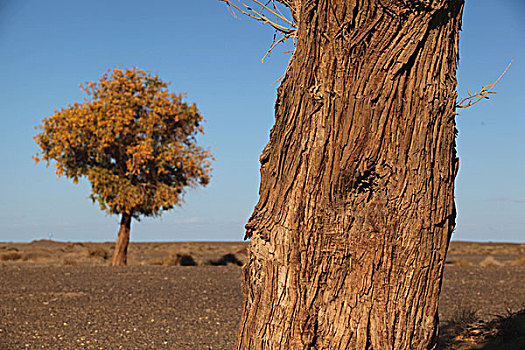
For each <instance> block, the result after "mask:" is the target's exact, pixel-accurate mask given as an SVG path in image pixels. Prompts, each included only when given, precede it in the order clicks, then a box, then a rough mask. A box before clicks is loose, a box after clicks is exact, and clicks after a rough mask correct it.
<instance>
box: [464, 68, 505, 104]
mask: <svg viewBox="0 0 525 350" xmlns="http://www.w3.org/2000/svg"><path fill="white" fill-rule="evenodd" d="M512 62H514V60H512V61H510V63H509V65H508V66H507V68H505V70H504V71H503V73H501V75H500V76H499V77H498V79H497V80H496V81H495V82H494V83H492V84H489V85H486V86H484V87H482V88H481V91H480V92H478V93H476V94H474V95H472V94H471V93H470V91H469V90H468V89H467V94H468V97H465V98H463V99H461V100H460V101H459V102H458V103H456V108H467V107H470V106H472V105H474V104H476V103H478V102H479V101H481V100H483V99H484V98H486V99H488V98H489V96H488V95H489V94H495V93H496V92H494V91H492V89H493V88H494V86H496V84H497V83H498V82H499V81H500V79H501V78H502V77H503V76H504V75H505V73H506V72H507V70H508V69H509V67H510V65H511V64H512Z"/></svg>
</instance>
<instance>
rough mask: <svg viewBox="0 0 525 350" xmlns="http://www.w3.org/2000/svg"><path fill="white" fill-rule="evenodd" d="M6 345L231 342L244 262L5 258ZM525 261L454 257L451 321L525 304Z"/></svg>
mask: <svg viewBox="0 0 525 350" xmlns="http://www.w3.org/2000/svg"><path fill="white" fill-rule="evenodd" d="M0 281H1V284H0V349H2V350H4V349H5V350H10V349H111V350H112V349H183V350H185V349H188V350H200V349H231V348H232V346H233V343H234V340H235V334H236V331H237V323H238V321H239V318H240V312H241V303H242V295H241V289H240V268H239V267H236V266H224V267H222V266H221V267H216V266H192V267H163V266H130V267H123V268H111V267H107V266H62V267H56V266H46V267H33V266H23V267H20V266H3V267H0ZM524 281H525V267H523V266H516V267H510V266H506V267H483V268H482V267H456V266H447V268H446V271H445V280H444V283H443V293H442V297H441V301H440V319H441V320H442V321H443V322H446V321H447V320H450V319H453V318H454V317H457V315H458V314H461V312H462V311H463V310H468V311H469V312H475V314H476V316H478V317H479V318H483V319H489V318H491V317H492V316H493V315H494V314H504V313H505V312H506V309H507V308H511V309H514V310H517V309H518V308H520V307H521V308H523V307H525V288H523V282H524Z"/></svg>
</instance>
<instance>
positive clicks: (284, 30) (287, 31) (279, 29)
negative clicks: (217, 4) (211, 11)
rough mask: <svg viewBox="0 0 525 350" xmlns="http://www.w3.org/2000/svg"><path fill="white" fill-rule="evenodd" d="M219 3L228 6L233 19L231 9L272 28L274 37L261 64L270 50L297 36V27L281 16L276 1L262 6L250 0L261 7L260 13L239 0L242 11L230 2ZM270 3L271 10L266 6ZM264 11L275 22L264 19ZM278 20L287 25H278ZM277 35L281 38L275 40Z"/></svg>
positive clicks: (285, 3) (233, 13) (224, 0)
mask: <svg viewBox="0 0 525 350" xmlns="http://www.w3.org/2000/svg"><path fill="white" fill-rule="evenodd" d="M219 1H222V2H225V3H226V6H228V10H229V11H230V13H231V14H232V16H233V17H235V18H237V16H236V15H235V12H234V10H233V9H236V10H237V11H239V12H241V13H242V14H244V15H246V16H248V17H250V18H253V19H255V20H257V21H260V22H263V24H269V25H270V26H272V28H274V30H275V34H274V37H273V41H272V44H271V45H270V48H269V49H268V51H267V52H266V54H265V55H264V57H263V58H262V60H261V61H262V62H264V60H265V59H266V57H268V56H269V55H270V54H271V52H272V50H273V49H274V48H275V47H276V46H277V45H278V44H280V43H282V42H284V41H286V40H287V39H290V38H292V39H295V38H296V36H297V26H296V25H295V23H294V22H293V20H290V19H288V18H286V16H284V15H283V13H282V12H281V11H280V10H279V8H278V6H277V4H276V3H275V1H276V0H269V1H268V2H267V3H266V4H263V3H262V2H261V1H260V0H252V1H253V2H254V3H256V4H257V5H259V6H261V10H260V11H256V10H254V9H253V8H251V7H250V6H248V5H246V4H245V3H244V2H242V1H241V0H239V2H240V3H241V4H242V7H244V9H243V8H242V7H241V6H237V5H235V4H234V3H233V2H232V0H219ZM278 1H279V2H281V3H283V4H284V5H285V6H288V7H290V5H289V4H288V2H286V1H285V2H283V1H280V0H278ZM270 2H271V5H270V6H272V7H273V9H272V8H270V7H269V6H268V4H270ZM264 10H267V11H268V12H270V13H271V14H272V15H274V16H275V20H271V19H269V18H268V17H266V16H265V15H264V14H263V11H264ZM279 20H281V21H284V22H285V23H286V24H287V26H284V25H281V24H279ZM278 33H280V34H282V37H281V38H279V39H278V40H277V34H278ZM285 74H286V73H285Z"/></svg>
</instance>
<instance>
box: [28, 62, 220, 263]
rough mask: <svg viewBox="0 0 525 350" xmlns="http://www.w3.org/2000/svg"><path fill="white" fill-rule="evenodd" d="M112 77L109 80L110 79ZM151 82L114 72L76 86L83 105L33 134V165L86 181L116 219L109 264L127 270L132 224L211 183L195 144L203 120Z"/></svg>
mask: <svg viewBox="0 0 525 350" xmlns="http://www.w3.org/2000/svg"><path fill="white" fill-rule="evenodd" d="M109 73H111V74H109ZM167 86H168V85H167V84H166V83H165V82H163V81H162V80H160V79H159V78H158V76H156V75H151V74H149V73H145V72H144V71H142V70H139V69H137V68H133V69H126V70H121V69H115V70H113V71H108V73H106V74H104V75H103V76H102V78H101V79H100V81H99V82H98V83H94V82H89V83H87V85H86V86H84V87H83V90H84V91H85V92H86V94H87V95H88V98H86V99H84V103H80V104H79V103H75V104H73V105H72V106H68V107H67V108H64V109H62V110H60V111H56V112H55V114H54V115H52V116H50V117H48V118H45V119H44V120H43V125H42V126H41V129H42V132H41V133H40V134H38V135H36V136H35V141H36V142H37V144H38V145H39V146H40V148H41V153H40V154H37V155H36V156H35V157H34V159H35V161H36V162H38V161H40V160H41V159H42V160H45V161H47V164H48V165H49V163H50V161H51V160H54V161H55V165H56V173H57V175H58V176H60V175H64V176H66V177H69V178H72V179H73V181H74V182H75V183H77V182H78V180H79V178H81V177H83V176H85V177H87V178H88V180H89V181H90V182H91V190H92V193H91V195H90V197H91V199H92V200H93V201H97V202H98V203H99V204H100V208H101V209H102V210H106V211H107V212H108V213H110V214H117V215H120V216H121V223H120V230H119V232H118V238H117V242H116V245H115V252H114V255H113V265H114V266H117V265H126V260H127V259H126V258H127V248H128V243H129V235H130V228H131V221H132V218H138V217H139V216H141V215H144V216H155V215H160V214H161V212H162V211H163V210H169V209H171V208H173V207H174V206H175V205H180V204H181V201H182V195H183V189H184V187H186V186H189V185H196V184H200V185H203V186H205V185H206V184H208V182H209V180H210V171H211V168H210V165H211V163H210V160H211V154H210V152H208V151H206V150H204V149H202V148H200V147H198V146H197V144H196V140H195V136H196V135H197V134H198V133H202V126H201V122H202V120H203V118H202V116H201V114H200V113H199V112H198V110H197V107H196V105H195V104H192V105H188V104H187V103H186V102H183V100H182V97H183V96H182V95H177V94H173V93H169V92H168V91H167Z"/></svg>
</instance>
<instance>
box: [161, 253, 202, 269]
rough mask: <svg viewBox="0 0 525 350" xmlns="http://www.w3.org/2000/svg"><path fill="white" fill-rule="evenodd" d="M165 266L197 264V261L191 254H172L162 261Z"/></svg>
mask: <svg viewBox="0 0 525 350" xmlns="http://www.w3.org/2000/svg"><path fill="white" fill-rule="evenodd" d="M162 265H164V266H195V265H197V263H196V262H195V260H194V259H193V257H192V256H191V255H190V254H172V255H170V256H168V257H167V258H165V259H164V260H163V261H162Z"/></svg>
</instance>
